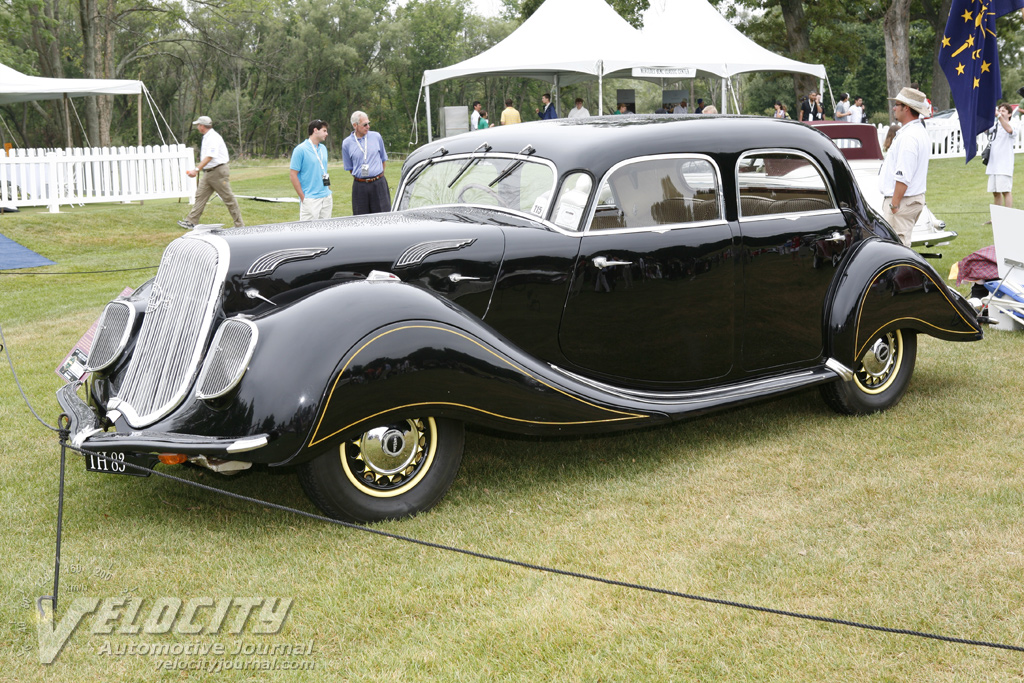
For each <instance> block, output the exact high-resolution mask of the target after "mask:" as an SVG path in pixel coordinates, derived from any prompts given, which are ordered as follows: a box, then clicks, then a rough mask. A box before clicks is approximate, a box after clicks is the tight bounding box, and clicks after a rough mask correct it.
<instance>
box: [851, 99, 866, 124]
mask: <svg viewBox="0 0 1024 683" xmlns="http://www.w3.org/2000/svg"><path fill="white" fill-rule="evenodd" d="M850 123H864V98H863V97H857V98H854V100H853V106H852V107H850Z"/></svg>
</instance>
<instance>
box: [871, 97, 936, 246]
mask: <svg viewBox="0 0 1024 683" xmlns="http://www.w3.org/2000/svg"><path fill="white" fill-rule="evenodd" d="M889 100H891V101H893V102H895V103H896V104H894V105H893V107H892V112H893V115H894V116H895V117H896V120H897V121H899V122H900V124H901V127H900V130H899V132H898V133H896V138H895V139H894V140H893V142H892V147H890V148H889V153H888V155H887V156H886V157H885V163H884V164H882V180H881V182H880V184H879V188H880V189H881V190H882V194H883V195H884V196H885V201H884V203H883V211H882V217H883V218H884V219H885V220H886V222H888V223H889V225H891V226H892V227H893V229H894V230H895V231H896V234H898V235H899V238H900V241H901V242H903V244H905V245H907V246H908V247H909V246H910V235H911V233H912V232H913V231H914V224H915V223H916V222H917V217H918V216H919V215H921V210H922V209H924V193H925V191H926V190H927V184H928V157H930V156H931V153H932V143H931V139H930V138H929V137H928V131H927V130H925V127H924V121H923V120H922V119H921V118H920V117H921V116H927V114H928V111H929V105H928V97H927V95H925V94H924V93H923V92H921V91H920V90H915V89H914V88H903V89H902V90H900V94H899V95H897V96H896V97H890V98H889Z"/></svg>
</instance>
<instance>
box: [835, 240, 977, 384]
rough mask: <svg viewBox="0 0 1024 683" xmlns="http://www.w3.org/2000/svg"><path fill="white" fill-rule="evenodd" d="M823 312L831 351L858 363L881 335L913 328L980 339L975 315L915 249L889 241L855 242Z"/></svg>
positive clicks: (952, 337)
mask: <svg viewBox="0 0 1024 683" xmlns="http://www.w3.org/2000/svg"><path fill="white" fill-rule="evenodd" d="M829 302H830V304H829V307H828V310H827V311H826V314H825V335H826V340H827V348H828V352H829V355H830V356H831V357H832V358H835V359H836V360H838V361H839V362H841V363H843V364H844V365H846V366H848V367H855V366H856V362H857V359H859V358H861V357H862V356H863V355H864V352H865V350H866V349H867V347H868V345H869V344H870V343H871V342H872V341H873V340H875V339H876V338H877V337H878V336H879V335H882V334H885V333H886V332H891V331H893V330H896V329H910V330H915V331H917V332H920V333H923V334H928V335H931V336H933V337H937V338H939V339H944V340H947V341H976V340H978V339H981V338H982V331H981V325H980V324H979V323H978V318H977V314H976V313H975V312H974V309H973V308H971V306H970V304H968V303H967V302H966V301H965V300H964V298H963V297H962V296H960V295H959V294H958V293H957V292H955V291H953V290H951V289H950V288H949V287H947V286H946V285H945V284H944V283H943V281H942V278H941V277H940V276H939V274H938V273H936V272H935V269H934V268H932V267H931V265H929V264H928V262H926V261H925V260H924V258H922V257H921V255H920V254H918V253H917V252H916V251H914V250H912V249H909V248H907V247H905V246H903V245H902V244H896V243H893V242H890V241H887V240H879V239H867V240H864V241H863V242H861V243H859V244H858V245H856V247H855V248H854V250H853V252H852V253H851V254H850V257H849V258H848V259H847V260H846V263H845V265H844V267H843V268H842V270H841V271H840V272H839V273H838V274H837V276H836V278H835V280H834V282H833V285H832V291H831V292H830V296H829Z"/></svg>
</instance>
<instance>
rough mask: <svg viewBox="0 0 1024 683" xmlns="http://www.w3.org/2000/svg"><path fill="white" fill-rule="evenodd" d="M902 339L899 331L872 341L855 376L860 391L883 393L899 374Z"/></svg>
mask: <svg viewBox="0 0 1024 683" xmlns="http://www.w3.org/2000/svg"><path fill="white" fill-rule="evenodd" d="M902 343H903V337H902V336H900V333H899V331H896V332H889V333H887V334H885V335H883V336H881V337H879V338H878V339H876V340H875V341H874V343H873V344H872V345H871V347H870V348H869V349H868V350H867V352H866V353H865V354H864V357H863V358H862V359H861V366H860V370H858V371H857V373H856V375H855V380H856V382H857V383H858V384H859V385H860V387H861V389H862V390H863V391H865V392H866V393H869V394H879V393H881V392H883V391H885V390H886V389H887V388H888V387H889V385H890V384H891V383H892V382H893V381H894V380H895V378H896V375H897V374H898V373H899V368H900V363H901V358H900V354H901V353H902Z"/></svg>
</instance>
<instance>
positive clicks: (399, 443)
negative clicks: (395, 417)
mask: <svg viewBox="0 0 1024 683" xmlns="http://www.w3.org/2000/svg"><path fill="white" fill-rule="evenodd" d="M434 428H435V427H434V420H433V419H426V420H421V419H415V420H402V421H400V422H395V423H393V424H389V425H385V426H383V427H375V428H374V429H371V430H369V431H366V432H364V433H363V435H362V436H360V437H359V438H358V439H356V440H355V441H351V442H348V443H346V444H343V445H342V447H341V463H342V467H343V468H344V470H345V474H346V476H347V477H348V478H349V480H350V481H351V482H352V483H353V484H354V485H355V486H356V488H358V489H359V490H361V491H362V492H363V493H366V494H368V495H371V496H377V497H390V496H395V495H398V494H400V493H402V492H404V491H407V490H409V489H411V488H412V487H414V486H416V484H417V483H419V481H420V479H422V478H423V476H424V475H425V474H426V473H427V470H428V469H430V465H431V463H432V461H433V456H434V448H435V445H434V441H435V437H434V436H433V431H432V430H433V429H434Z"/></svg>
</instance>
